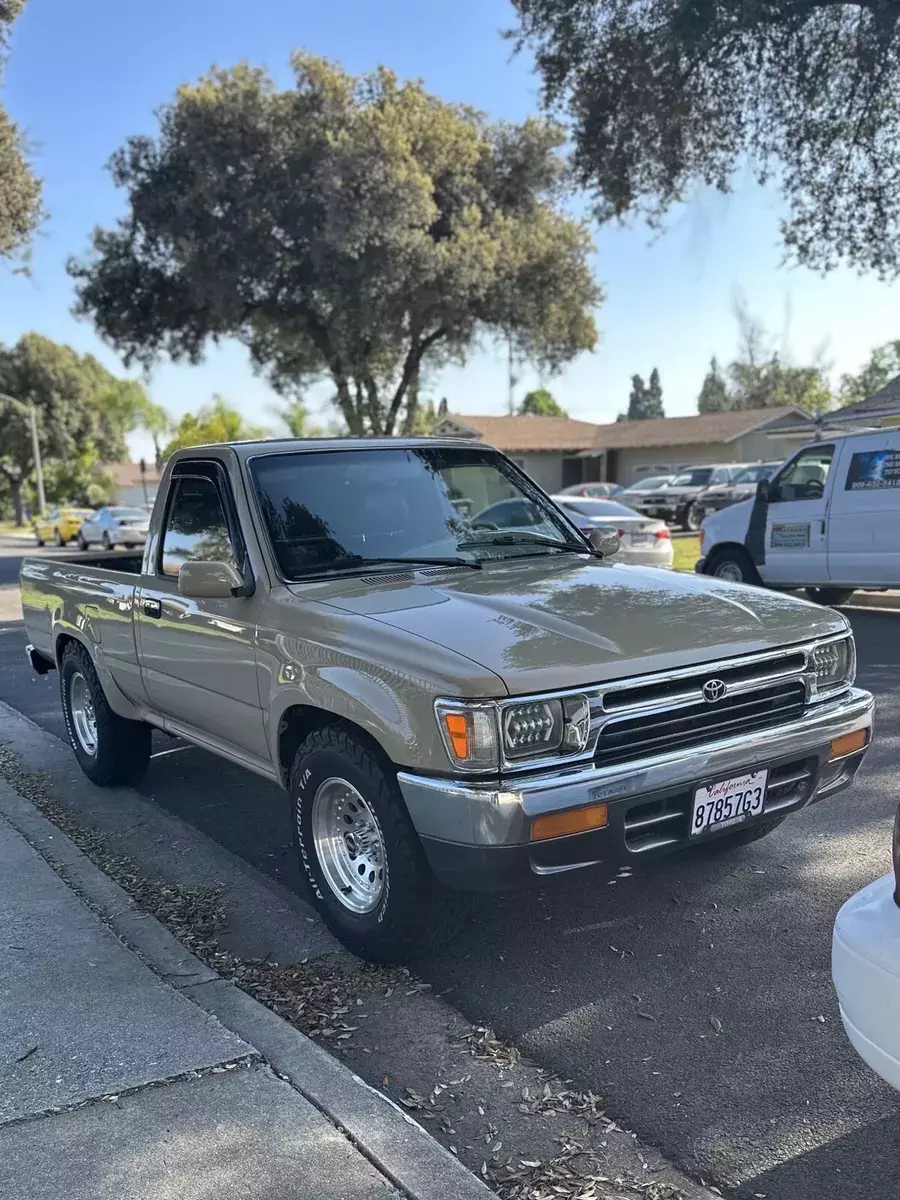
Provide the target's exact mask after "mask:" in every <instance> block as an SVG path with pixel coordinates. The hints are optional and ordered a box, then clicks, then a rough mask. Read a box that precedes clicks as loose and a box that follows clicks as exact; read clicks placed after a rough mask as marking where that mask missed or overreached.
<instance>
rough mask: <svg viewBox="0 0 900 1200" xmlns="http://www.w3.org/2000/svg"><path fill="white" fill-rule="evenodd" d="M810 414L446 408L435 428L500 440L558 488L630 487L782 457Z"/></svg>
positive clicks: (548, 487)
mask: <svg viewBox="0 0 900 1200" xmlns="http://www.w3.org/2000/svg"><path fill="white" fill-rule="evenodd" d="M805 416H806V414H804V413H803V412H801V410H800V409H796V408H764V409H755V410H750V411H748V412H724V413H702V414H700V415H699V416H695V417H660V418H658V419H654V420H650V421H616V422H614V423H612V424H608V425H594V424H592V423H591V422H588V421H573V420H570V418H568V417H536V416H511V417H509V416H508V417H498V416H471V415H468V414H458V413H448V414H447V415H446V416H444V417H442V418H441V419H440V420H439V421H438V423H437V425H436V426H435V429H434V432H435V434H438V435H442V436H451V437H466V438H473V439H478V440H479V441H483V442H487V443H488V444H489V445H492V446H496V447H497V449H498V450H502V451H503V452H504V454H507V455H509V457H510V458H512V459H513V460H514V461H515V462H516V463H518V465H519V466H521V467H522V468H523V469H524V470H525V471H527V473H528V474H529V475H530V476H531V477H532V479H534V480H535V482H536V483H538V484H540V486H541V487H542V488H544V490H545V491H548V492H555V491H559V490H560V489H561V488H564V487H569V486H570V485H572V484H576V483H582V482H594V481H602V480H608V481H609V482H612V483H620V484H622V485H623V486H627V485H628V484H629V483H634V482H635V480H637V479H640V478H641V477H642V476H647V475H668V474H673V473H674V472H676V471H679V470H681V469H682V468H684V467H691V466H694V465H698V464H701V463H731V462H747V463H753V462H776V461H780V460H781V459H783V458H786V457H787V455H788V454H789V453H791V452H792V451H793V450H794V449H796V447H797V437H796V434H794V435H793V436H791V435H789V434H788V433H787V432H786V430H787V429H788V428H789V427H790V428H793V429H794V430H795V429H796V427H797V422H798V419H802V418H804V417H805ZM807 420H808V417H807ZM782 428H783V429H785V432H784V433H783V434H782V433H780V430H781V429H782Z"/></svg>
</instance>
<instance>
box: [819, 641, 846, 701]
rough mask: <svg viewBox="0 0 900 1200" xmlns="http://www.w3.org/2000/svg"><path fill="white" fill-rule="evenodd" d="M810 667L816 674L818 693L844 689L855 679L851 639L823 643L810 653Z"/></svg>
mask: <svg viewBox="0 0 900 1200" xmlns="http://www.w3.org/2000/svg"><path fill="white" fill-rule="evenodd" d="M812 665H813V668H814V670H815V672H816V689H817V690H818V691H819V692H828V691H834V689H835V688H840V687H846V686H848V685H849V684H851V683H852V682H853V680H854V679H855V678H856V647H855V645H854V642H853V638H852V637H845V638H841V639H840V640H839V641H834V642H823V643H822V645H820V646H816V648H815V649H814V650H813V652H812Z"/></svg>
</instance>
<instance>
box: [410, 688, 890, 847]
mask: <svg viewBox="0 0 900 1200" xmlns="http://www.w3.org/2000/svg"><path fill="white" fill-rule="evenodd" d="M874 705H875V702H874V700H873V698H872V695H871V693H870V692H866V691H863V690H862V689H861V688H851V689H850V690H849V691H848V692H847V693H845V694H844V695H843V696H841V697H840V698H839V699H836V700H830V701H826V702H823V703H821V704H818V705H815V706H814V707H812V708H811V709H810V710H808V711H807V712H806V713H804V715H803V716H802V717H799V718H798V719H797V720H795V721H791V722H790V723H788V724H785V725H782V726H778V727H775V728H773V729H766V730H763V731H761V732H754V733H749V734H737V735H735V736H734V737H730V738H726V739H722V740H721V741H718V742H714V743H711V744H710V745H708V746H691V747H689V748H687V749H684V750H680V751H677V752H675V753H673V754H667V755H659V756H657V757H655V758H645V759H642V760H640V761H636V762H628V763H617V764H615V765H613V766H609V767H593V766H592V767H583V766H582V767H581V768H578V767H572V768H569V769H567V770H557V771H554V772H553V773H552V774H540V775H531V776H528V777H527V778H525V779H519V780H509V781H508V782H504V783H501V782H499V781H486V782H476V781H474V780H466V781H457V780H452V779H434V778H432V777H430V776H424V775H413V774H410V773H409V772H406V771H401V772H400V773H399V774H398V777H397V778H398V781H399V784H400V788H401V791H402V792H403V796H404V799H405V800H406V805H407V808H408V809H409V813H410V816H411V818H412V821H413V824H414V825H415V827H416V829H417V831H418V832H419V833H420V834H421V835H422V836H423V837H431V838H439V839H441V840H443V841H448V842H457V843H461V844H464V845H474V846H506V845H523V844H525V843H527V842H528V841H529V836H530V827H531V822H532V821H533V820H534V819H535V817H538V816H542V815H543V814H545V813H552V812H558V811H560V810H562V809H567V808H578V807H580V806H582V805H585V804H591V803H597V802H599V801H605V802H607V803H609V804H614V803H616V802H617V801H620V800H627V799H631V798H633V797H635V796H639V795H643V794H647V793H651V792H656V791H661V790H663V789H665V788H671V787H677V786H679V785H688V784H691V783H694V782H696V781H698V780H702V779H710V778H716V777H717V776H722V777H723V778H724V777H727V776H728V775H729V774H730V773H732V772H735V771H750V770H752V769H753V768H754V767H755V766H757V765H761V764H764V763H767V762H772V761H774V760H776V759H781V758H786V757H788V756H792V755H795V754H796V755H798V756H801V755H803V753H804V752H812V751H814V750H818V749H821V748H823V747H825V746H827V744H828V743H829V742H830V741H831V740H832V739H833V738H836V737H840V736H841V735H842V734H845V733H853V732H854V731H855V730H857V729H866V728H868V727H870V726H871V725H872V716H873V710H874ZM854 757H855V758H856V765H858V762H859V760H860V759H861V758H862V754H860V755H858V756H854ZM819 786H821V787H822V791H823V794H824V792H825V790H826V789H827V790H828V791H832V790H837V782H836V780H834V779H832V780H829V781H827V782H825V781H824V780H823V781H820V785H819Z"/></svg>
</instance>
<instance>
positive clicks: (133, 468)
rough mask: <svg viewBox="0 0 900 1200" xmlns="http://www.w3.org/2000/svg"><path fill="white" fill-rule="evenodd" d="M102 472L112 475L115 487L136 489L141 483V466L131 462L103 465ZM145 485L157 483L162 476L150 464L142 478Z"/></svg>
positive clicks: (153, 465) (150, 463)
mask: <svg viewBox="0 0 900 1200" xmlns="http://www.w3.org/2000/svg"><path fill="white" fill-rule="evenodd" d="M103 470H104V471H106V472H108V473H109V474H110V475H112V477H113V479H115V481H116V487H120V488H123V487H136V486H137V485H138V484H139V483H140V482H141V478H142V476H141V464H140V463H133V462H114V463H105V464H104V467H103ZM143 478H144V479H145V480H146V482H147V483H159V481H160V479H161V478H162V475H161V474H160V473H159V471H157V469H156V466H155V464H154V463H152V462H148V463H147V474H146V475H144V476H143Z"/></svg>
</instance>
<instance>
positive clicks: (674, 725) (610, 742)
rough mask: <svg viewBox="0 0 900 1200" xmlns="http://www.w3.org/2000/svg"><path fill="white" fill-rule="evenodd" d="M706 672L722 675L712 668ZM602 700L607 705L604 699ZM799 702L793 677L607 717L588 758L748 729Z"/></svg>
mask: <svg viewBox="0 0 900 1200" xmlns="http://www.w3.org/2000/svg"><path fill="white" fill-rule="evenodd" d="M710 676H711V677H714V678H717V679H718V678H721V677H722V676H720V675H719V673H717V672H711V673H710ZM657 686H668V685H657ZM604 703H605V704H608V699H607V698H604ZM805 705H806V687H805V685H804V683H803V682H802V680H794V681H792V682H788V683H781V684H778V685H775V686H772V687H768V688H762V689H758V690H755V691H750V692H738V693H737V694H735V695H733V696H726V697H725V698H724V699H723V700H720V701H719V702H718V703H716V704H709V703H708V702H707V701H705V700H700V701H699V702H693V703H689V704H683V705H679V706H678V707H677V708H671V709H668V710H664V711H662V712H659V711H657V712H651V713H646V714H644V715H639V714H637V715H634V716H623V717H620V718H612V719H610V720H608V721H606V722H605V724H604V725H603V726H602V727H601V729H600V735H599V738H598V741H597V749H596V753H595V756H594V761H595V762H596V763H597V765H598V766H607V765H609V764H610V763H617V762H624V761H626V760H629V759H639V758H647V757H650V756H652V755H655V754H670V753H673V752H674V751H677V750H683V749H686V748H688V747H690V746H696V745H699V744H701V743H706V742H710V741H715V740H717V739H719V738H727V737H730V736H731V735H732V734H736V733H752V732H753V731H755V730H759V729H766V728H767V727H769V726H771V725H781V724H784V722H786V721H791V720H793V719H795V718H796V717H799V716H802V714H803V710H804V707H805Z"/></svg>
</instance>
